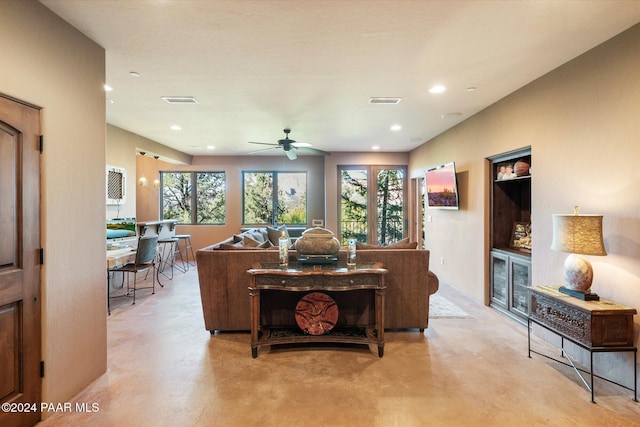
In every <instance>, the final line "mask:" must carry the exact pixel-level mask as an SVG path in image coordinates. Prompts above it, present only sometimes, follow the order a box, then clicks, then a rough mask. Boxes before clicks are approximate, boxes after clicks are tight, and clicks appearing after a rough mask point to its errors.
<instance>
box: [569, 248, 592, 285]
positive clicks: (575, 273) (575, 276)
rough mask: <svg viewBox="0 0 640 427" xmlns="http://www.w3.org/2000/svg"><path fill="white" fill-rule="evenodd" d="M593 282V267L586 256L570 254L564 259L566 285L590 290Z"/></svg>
mask: <svg viewBox="0 0 640 427" xmlns="http://www.w3.org/2000/svg"><path fill="white" fill-rule="evenodd" d="M592 282H593V268H592V267H591V263H590V262H589V261H587V260H586V259H585V258H584V257H582V256H580V255H576V254H570V255H569V256H568V257H567V259H566V260H565V261H564V285H565V287H567V288H569V289H575V290H580V291H584V292H588V291H589V289H591V283H592Z"/></svg>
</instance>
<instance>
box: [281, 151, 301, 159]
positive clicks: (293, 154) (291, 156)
mask: <svg viewBox="0 0 640 427" xmlns="http://www.w3.org/2000/svg"><path fill="white" fill-rule="evenodd" d="M284 154H286V155H287V157H288V158H289V160H295V159H297V158H298V155H297V154H296V152H295V151H293V150H287V151H285V152H284Z"/></svg>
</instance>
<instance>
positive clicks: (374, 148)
mask: <svg viewBox="0 0 640 427" xmlns="http://www.w3.org/2000/svg"><path fill="white" fill-rule="evenodd" d="M371 149H372V150H379V149H380V146H379V145H374V146H373V147H371Z"/></svg>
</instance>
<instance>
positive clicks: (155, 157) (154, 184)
mask: <svg viewBox="0 0 640 427" xmlns="http://www.w3.org/2000/svg"><path fill="white" fill-rule="evenodd" d="M153 158H154V159H156V169H158V159H159V158H160V156H153ZM158 173H160V171H158ZM153 187H154V188H160V180H159V179H158V178H157V177H156V179H154V180H153Z"/></svg>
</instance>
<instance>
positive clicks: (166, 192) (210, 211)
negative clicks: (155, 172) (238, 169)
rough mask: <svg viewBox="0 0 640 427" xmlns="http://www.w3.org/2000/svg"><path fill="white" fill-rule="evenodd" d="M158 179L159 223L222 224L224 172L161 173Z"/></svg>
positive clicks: (224, 195) (224, 194)
mask: <svg viewBox="0 0 640 427" xmlns="http://www.w3.org/2000/svg"><path fill="white" fill-rule="evenodd" d="M160 178H161V182H162V193H161V196H160V198H161V200H160V203H161V206H162V215H161V216H162V219H178V220H180V221H181V222H182V223H183V224H224V223H225V220H226V176H225V173H224V172H161V173H160ZM194 183H195V191H194ZM194 207H195V209H194Z"/></svg>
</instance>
